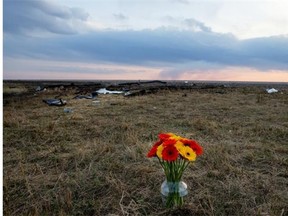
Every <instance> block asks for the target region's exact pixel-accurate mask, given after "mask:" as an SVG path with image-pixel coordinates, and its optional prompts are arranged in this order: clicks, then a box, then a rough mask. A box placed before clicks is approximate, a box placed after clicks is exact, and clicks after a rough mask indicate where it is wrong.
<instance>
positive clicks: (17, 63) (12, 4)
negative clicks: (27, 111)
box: [3, 0, 288, 82]
mask: <svg viewBox="0 0 288 216" xmlns="http://www.w3.org/2000/svg"><path fill="white" fill-rule="evenodd" d="M287 8H288V1H287V0H81V1H79V0H57V1H56V0H4V1H3V79H12V80H21V79H25V80H27V79H41V80H43V79H46V80H47V79H52V80H76V79H81V80H104V79H110V80H139V79H140V80H156V79H157V80H211V81H264V82H266V81H267V82H288V13H287Z"/></svg>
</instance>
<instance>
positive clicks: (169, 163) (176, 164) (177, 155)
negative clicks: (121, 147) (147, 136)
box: [147, 133, 203, 207]
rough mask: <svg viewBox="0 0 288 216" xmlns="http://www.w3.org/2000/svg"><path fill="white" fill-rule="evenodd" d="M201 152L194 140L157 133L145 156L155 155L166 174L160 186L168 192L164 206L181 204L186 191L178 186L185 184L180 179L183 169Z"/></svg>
mask: <svg viewBox="0 0 288 216" xmlns="http://www.w3.org/2000/svg"><path fill="white" fill-rule="evenodd" d="M202 153H203V149H202V147H201V146H200V145H199V144H198V143H197V142H196V141H195V140H190V139H186V138H183V137H180V136H177V135H175V134H173V133H166V134H159V141H157V142H156V143H155V144H154V145H153V146H152V148H151V150H150V151H149V152H148V154H147V157H149V158H150V157H157V158H158V160H159V162H160V164H161V166H162V168H163V170H164V172H165V175H166V181H165V182H164V183H163V184H162V186H161V187H162V188H161V189H163V187H166V188H167V190H168V192H167V193H165V192H164V194H163V192H162V191H161V192H162V195H164V196H167V199H166V201H165V202H166V203H165V205H166V207H173V206H176V207H178V206H181V205H183V196H185V195H186V194H187V191H186V193H185V191H184V193H183V191H182V192H181V189H180V187H181V186H184V187H185V186H186V189H187V185H186V184H185V183H184V182H182V181H181V178H182V175H183V172H184V170H185V169H186V168H187V167H188V165H189V163H190V162H191V161H195V160H196V157H197V156H199V155H201V154H202Z"/></svg>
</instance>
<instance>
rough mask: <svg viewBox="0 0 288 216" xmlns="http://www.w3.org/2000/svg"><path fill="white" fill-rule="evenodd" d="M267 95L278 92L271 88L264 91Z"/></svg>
mask: <svg viewBox="0 0 288 216" xmlns="http://www.w3.org/2000/svg"><path fill="white" fill-rule="evenodd" d="M266 91H267V93H269V94H271V93H276V92H278V90H277V89H274V88H271V89H266Z"/></svg>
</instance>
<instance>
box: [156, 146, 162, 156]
mask: <svg viewBox="0 0 288 216" xmlns="http://www.w3.org/2000/svg"><path fill="white" fill-rule="evenodd" d="M163 149H164V146H163V145H162V144H161V145H159V146H158V148H157V152H156V154H157V156H158V157H159V158H162V151H163Z"/></svg>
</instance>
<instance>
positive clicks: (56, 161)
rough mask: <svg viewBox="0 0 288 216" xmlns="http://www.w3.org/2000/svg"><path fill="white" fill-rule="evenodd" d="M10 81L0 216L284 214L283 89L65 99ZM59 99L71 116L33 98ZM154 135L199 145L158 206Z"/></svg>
mask: <svg viewBox="0 0 288 216" xmlns="http://www.w3.org/2000/svg"><path fill="white" fill-rule="evenodd" d="M9 85H10V87H9V86H6V84H5V83H4V88H3V89H4V102H3V103H4V107H3V130H4V136H3V139H4V140H3V166H4V171H3V175H4V176H3V187H4V189H3V190H4V199H3V200H4V201H3V202H4V203H3V204H4V215H13V216H14V215H17V216H18V215H41V216H42V215H110V216H112V215H114V216H115V215H171V216H172V215H239V216H240V215H241V216H242V215H262V216H268V215H271V216H272V215H275V216H276V215H277V216H280V215H281V216H284V215H288V86H287V85H283V86H282V87H281V88H280V90H281V91H280V92H278V93H274V94H267V93H266V92H265V88H263V86H242V87H234V88H224V87H221V88H220V87H219V88H218V87H216V88H207V89H205V88H203V89H201V88H197V89H182V90H171V89H161V90H159V91H157V92H155V93H153V94H147V95H142V96H135V97H124V96H123V95H114V94H113V95H112V94H107V95H99V96H98V97H97V100H99V101H100V102H98V103H95V102H92V100H89V99H81V100H76V99H72V98H73V97H74V96H75V92H76V90H74V89H73V88H72V89H69V90H67V91H65V92H63V89H62V90H61V89H54V90H47V91H44V92H38V93H37V94H34V93H31V89H30V90H29V88H27V86H21V83H20V84H19V83H17V84H15V85H14V86H13V88H12V87H11V83H10V84H9ZM11 89H13V90H11ZM9 90H10V92H9ZM95 90H97V89H95ZM5 91H6V92H5ZM58 95H61V97H62V98H63V99H65V100H67V105H66V106H65V107H69V108H71V109H72V110H73V112H71V113H65V112H64V111H63V109H64V107H53V106H48V105H47V104H45V103H43V102H42V100H43V99H46V98H54V97H55V96H58ZM160 132H173V133H176V134H179V135H181V136H184V137H186V138H190V139H195V140H197V141H198V142H199V143H200V144H201V145H202V146H203V148H204V154H203V155H202V156H201V157H199V158H198V159H197V160H196V162H195V163H194V164H191V166H189V167H188V169H187V170H186V172H185V173H184V177H183V180H184V181H185V182H186V183H187V184H188V187H189V194H188V195H187V197H185V206H183V207H182V208H181V209H171V210H167V209H165V208H164V207H163V206H162V203H161V195H160V185H161V183H162V181H164V178H165V177H164V173H163V171H162V170H161V167H160V165H159V163H158V161H157V159H155V160H154V159H148V158H146V154H147V152H148V150H149V149H150V147H151V145H152V144H153V143H154V142H155V141H156V140H157V135H158V134H159V133H160Z"/></svg>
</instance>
